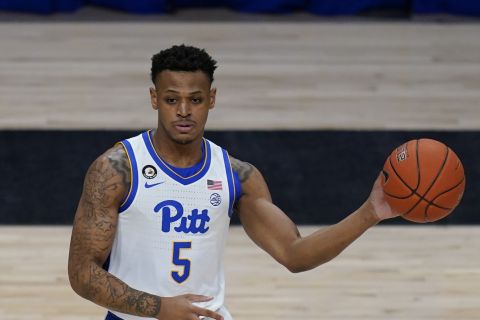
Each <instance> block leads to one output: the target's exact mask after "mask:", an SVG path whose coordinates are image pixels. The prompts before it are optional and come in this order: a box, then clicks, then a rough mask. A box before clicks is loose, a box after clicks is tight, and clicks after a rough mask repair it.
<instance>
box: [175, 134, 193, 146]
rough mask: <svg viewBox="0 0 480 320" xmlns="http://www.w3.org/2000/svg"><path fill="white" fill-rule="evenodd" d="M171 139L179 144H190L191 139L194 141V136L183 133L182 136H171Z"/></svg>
mask: <svg viewBox="0 0 480 320" xmlns="http://www.w3.org/2000/svg"><path fill="white" fill-rule="evenodd" d="M172 140H173V141H174V142H175V143H178V144H181V145H187V144H190V143H192V142H193V141H195V137H192V136H187V135H184V136H182V135H178V136H174V137H172Z"/></svg>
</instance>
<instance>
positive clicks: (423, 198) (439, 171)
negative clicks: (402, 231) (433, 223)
mask: <svg viewBox="0 0 480 320" xmlns="http://www.w3.org/2000/svg"><path fill="white" fill-rule="evenodd" d="M445 148H446V149H447V152H446V154H445V158H444V159H443V163H442V165H441V167H440V169H439V170H438V172H437V175H436V176H435V178H434V179H433V181H432V183H431V184H430V186H429V187H428V188H427V190H426V191H425V193H424V194H423V196H420V195H418V196H419V197H420V199H419V200H418V201H417V203H415V204H414V205H413V207H411V208H410V210H408V211H407V212H406V213H404V214H403V215H404V216H405V215H408V214H409V213H411V212H412V210H413V209H415V207H417V206H418V205H419V204H420V202H422V200H424V201H426V202H427V203H430V201H429V200H428V199H426V198H425V196H426V195H427V194H428V192H429V191H430V190H431V189H432V187H433V185H434V184H435V182H436V181H437V179H438V177H440V174H441V173H442V171H443V168H444V167H445V163H447V159H448V156H449V154H450V152H449V150H450V148H448V147H447V146H445ZM417 160H418V146H417ZM417 163H418V164H419V162H417ZM417 169H418V171H420V167H419V166H418V167H417ZM432 205H433V204H432ZM435 206H437V205H435ZM423 214H424V221H427V219H428V215H427V210H426V208H425V211H424V213H423Z"/></svg>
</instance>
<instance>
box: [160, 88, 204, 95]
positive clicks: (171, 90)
mask: <svg viewBox="0 0 480 320" xmlns="http://www.w3.org/2000/svg"><path fill="white" fill-rule="evenodd" d="M165 92H172V93H180V92H178V91H176V90H173V89H168V90H166V91H165ZM198 93H203V92H202V91H201V90H197V91H192V92H190V93H189V95H193V94H198Z"/></svg>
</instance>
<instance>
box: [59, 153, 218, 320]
mask: <svg viewBox="0 0 480 320" xmlns="http://www.w3.org/2000/svg"><path fill="white" fill-rule="evenodd" d="M129 187H130V165H129V162H128V158H127V155H126V153H125V150H124V149H123V147H122V146H120V145H118V146H115V147H113V148H111V149H110V150H108V151H107V152H106V153H105V154H103V155H102V156H100V157H99V158H98V159H97V160H95V161H94V162H93V164H92V165H91V166H90V168H89V169H88V172H87V175H86V177H85V183H84V186H83V193H82V196H81V198H80V203H79V205H78V208H77V212H76V214H75V220H74V224H73V230H72V238H71V242H70V254H69V258H68V276H69V279H70V284H71V286H72V288H73V290H74V291H75V292H76V293H78V294H79V295H80V296H82V297H84V298H86V299H88V300H91V301H92V302H94V303H96V304H98V305H101V306H103V307H106V308H108V309H111V310H116V311H119V312H122V313H128V314H133V315H137V316H142V317H153V318H158V319H162V320H167V319H175V320H177V319H188V318H191V317H192V315H204V316H209V317H211V318H215V319H221V317H220V316H219V315H218V314H216V313H214V312H212V311H209V310H205V309H202V308H199V307H196V306H194V305H193V304H192V302H200V301H208V300H210V298H208V297H204V296H199V295H191V294H188V295H182V296H177V297H162V298H161V297H158V296H155V295H152V294H149V293H146V292H142V291H138V290H135V289H134V288H131V287H129V286H128V285H127V284H126V283H124V282H123V281H121V280H120V279H118V278H117V277H115V276H113V275H112V274H110V273H108V272H107V271H105V270H104V269H103V268H102V265H103V264H104V263H105V260H106V259H107V257H108V254H109V253H110V250H111V248H112V243H113V239H114V236H115V232H116V228H117V221H118V220H117V217H118V208H119V207H120V204H121V201H122V200H123V199H124V197H125V195H126V194H127V192H128V189H129Z"/></svg>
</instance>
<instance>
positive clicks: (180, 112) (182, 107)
mask: <svg viewBox="0 0 480 320" xmlns="http://www.w3.org/2000/svg"><path fill="white" fill-rule="evenodd" d="M190 114H191V108H190V104H189V103H188V102H187V101H185V100H182V101H181V102H180V103H179V104H178V108H177V116H179V117H182V118H186V117H188V116H189V115H190Z"/></svg>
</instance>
